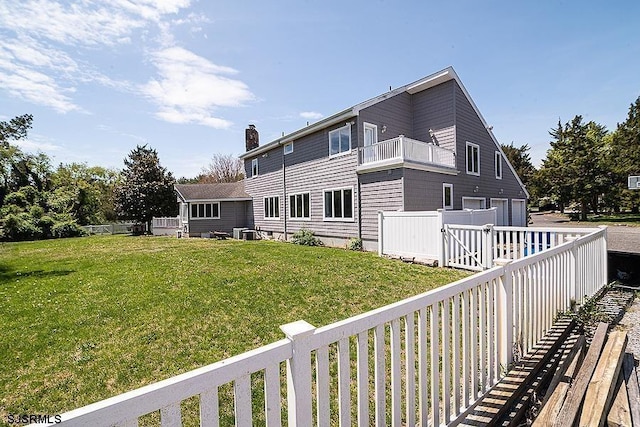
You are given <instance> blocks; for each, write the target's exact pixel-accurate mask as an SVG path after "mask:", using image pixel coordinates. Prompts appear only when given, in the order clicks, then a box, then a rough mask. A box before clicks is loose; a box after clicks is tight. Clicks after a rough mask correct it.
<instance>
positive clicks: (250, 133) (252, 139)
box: [244, 125, 260, 151]
mask: <svg viewBox="0 0 640 427" xmlns="http://www.w3.org/2000/svg"><path fill="white" fill-rule="evenodd" d="M244 137H245V143H246V148H247V151H251V150H253V149H254V148H258V146H259V145H260V143H259V141H258V131H257V130H256V127H255V125H249V127H248V128H247V129H245V131H244Z"/></svg>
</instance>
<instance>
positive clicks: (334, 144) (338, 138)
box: [329, 125, 351, 156]
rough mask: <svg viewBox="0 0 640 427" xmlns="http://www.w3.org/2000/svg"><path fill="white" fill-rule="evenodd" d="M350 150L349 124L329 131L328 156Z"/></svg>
mask: <svg viewBox="0 0 640 427" xmlns="http://www.w3.org/2000/svg"><path fill="white" fill-rule="evenodd" d="M349 151H351V125H346V126H343V127H341V128H338V129H335V130H332V131H331V132H329V156H335V155H338V154H341V153H348V152H349Z"/></svg>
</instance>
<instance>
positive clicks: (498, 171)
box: [496, 151, 502, 179]
mask: <svg viewBox="0 0 640 427" xmlns="http://www.w3.org/2000/svg"><path fill="white" fill-rule="evenodd" d="M496 179H502V154H500V152H499V151H496Z"/></svg>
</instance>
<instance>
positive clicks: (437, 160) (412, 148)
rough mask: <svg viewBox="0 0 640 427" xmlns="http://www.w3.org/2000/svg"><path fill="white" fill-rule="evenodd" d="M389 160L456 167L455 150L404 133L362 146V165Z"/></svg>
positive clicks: (360, 159) (360, 158)
mask: <svg viewBox="0 0 640 427" xmlns="http://www.w3.org/2000/svg"><path fill="white" fill-rule="evenodd" d="M387 160H401V161H412V162H418V163H423V164H433V165H437V166H444V167H448V168H455V167H456V158H455V153H454V152H453V151H451V150H447V149H446V148H442V147H439V146H437V145H435V144H429V143H426V142H423V141H418V140H416V139H411V138H407V137H406V136H403V135H400V136H398V137H396V138H393V139H388V140H386V141H380V142H379V143H377V144H373V145H369V146H366V147H362V148H360V157H359V161H360V164H361V165H362V164H368V163H375V162H382V161H387Z"/></svg>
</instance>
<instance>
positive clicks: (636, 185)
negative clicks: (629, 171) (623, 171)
mask: <svg viewBox="0 0 640 427" xmlns="http://www.w3.org/2000/svg"><path fill="white" fill-rule="evenodd" d="M629 190H640V176H638V175H631V176H629Z"/></svg>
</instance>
